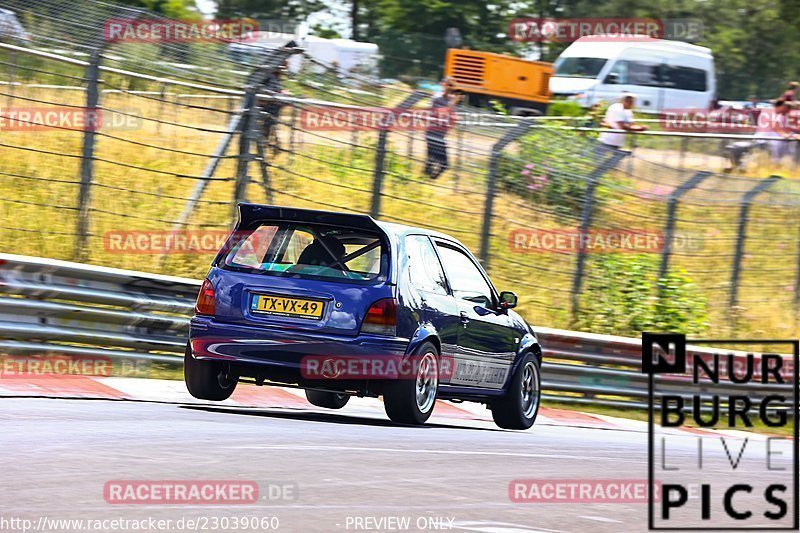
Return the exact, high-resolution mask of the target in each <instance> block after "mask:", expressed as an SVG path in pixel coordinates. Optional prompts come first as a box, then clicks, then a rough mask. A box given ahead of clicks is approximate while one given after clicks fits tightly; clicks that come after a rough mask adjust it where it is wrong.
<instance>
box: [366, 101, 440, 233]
mask: <svg viewBox="0 0 800 533" xmlns="http://www.w3.org/2000/svg"><path fill="white" fill-rule="evenodd" d="M425 96H427V95H426V94H425V93H424V92H422V91H414V92H413V93H411V94H410V95H408V96H407V97H406V99H405V100H403V101H402V102H401V103H400V104H399V105H398V106H397V108H398V109H408V108H410V107H411V106H413V105H414V104H416V103H417V102H419V101H420V100H422V99H423V98H424V97H425ZM388 136H389V130H387V129H386V128H384V129H381V131H380V133H378V146H377V148H376V149H375V178H374V180H373V182H372V206H371V207H370V211H369V212H370V215H372V216H373V217H376V218H377V217H379V216H380V214H381V194H382V192H381V191H382V190H383V176H384V175H385V174H386V172H385V170H384V165H385V164H386V139H387V137H388Z"/></svg>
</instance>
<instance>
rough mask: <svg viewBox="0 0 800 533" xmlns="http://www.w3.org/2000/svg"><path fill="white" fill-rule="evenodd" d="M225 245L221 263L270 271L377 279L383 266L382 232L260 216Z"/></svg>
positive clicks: (382, 274)
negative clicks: (261, 219) (257, 222)
mask: <svg viewBox="0 0 800 533" xmlns="http://www.w3.org/2000/svg"><path fill="white" fill-rule="evenodd" d="M225 250H227V252H226V251H225ZM225 250H223V254H224V255H223V256H222V257H221V259H220V260H219V261H218V264H219V265H221V266H222V267H223V268H230V269H236V270H244V271H248V272H254V273H259V274H268V275H275V276H286V277H294V278H310V279H325V280H333V281H345V282H380V281H383V280H385V279H386V272H387V270H388V255H387V252H386V249H385V246H384V243H383V241H382V240H381V237H380V236H379V235H378V234H377V233H374V232H370V231H365V230H361V229H351V228H338V227H337V228H334V227H331V226H324V225H314V224H294V223H285V222H264V223H262V224H260V225H258V226H257V227H255V228H252V229H249V230H246V231H238V232H236V233H235V234H234V235H232V236H231V239H230V240H229V242H228V245H226V248H225Z"/></svg>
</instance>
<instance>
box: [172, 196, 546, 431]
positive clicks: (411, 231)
mask: <svg viewBox="0 0 800 533" xmlns="http://www.w3.org/2000/svg"><path fill="white" fill-rule="evenodd" d="M516 304H517V297H516V295H515V294H514V293H513V292H508V291H505V292H500V293H498V292H497V291H496V290H495V288H494V286H493V285H492V283H491V281H490V280H489V277H488V276H487V275H486V273H485V272H484V271H483V269H482V268H481V266H480V264H479V263H478V261H477V260H476V259H475V258H474V257H473V256H472V254H470V252H469V251H468V250H467V249H466V247H464V246H463V245H462V244H461V243H460V242H458V241H457V240H456V239H454V238H452V237H449V236H447V235H444V234H442V233H438V232H433V231H428V230H423V229H419V228H413V227H408V226H402V225H397V224H389V223H385V222H379V221H377V220H375V219H373V218H371V217H369V216H366V215H355V214H346V213H335V212H327V211H315V210H308V209H297V208H291V207H276V206H266V205H254V204H241V205H240V206H239V221H238V224H237V226H236V228H235V230H234V232H233V233H232V234H231V236H230V237H229V239H228V242H227V243H226V244H225V246H224V247H223V249H222V250H221V251H220V252H219V254H218V255H217V256H216V258H215V259H214V262H213V264H212V267H211V270H210V271H209V273H208V276H207V278H206V280H205V281H204V282H203V285H202V288H201V289H200V294H199V295H198V298H197V305H196V308H195V315H194V317H193V318H192V321H191V329H190V338H189V342H188V344H187V347H186V356H185V381H186V385H187V388H188V389H189V392H190V393H191V394H192V395H193V396H194V397H196V398H201V399H206V400H225V399H226V398H228V397H229V396H230V395H231V394H232V393H233V391H234V389H235V387H236V384H237V383H238V382H239V381H252V382H254V383H256V384H257V385H265V384H267V385H283V386H285V385H288V386H299V387H301V388H303V389H305V390H306V396H307V398H308V400H309V402H311V403H312V404H314V405H316V406H320V407H327V408H332V409H337V408H341V407H343V406H344V405H345V404H346V403H347V401H348V400H349V398H350V396H353V395H356V396H374V397H377V396H383V398H384V405H385V407H386V413H387V414H388V416H389V418H390V419H392V420H393V421H396V422H402V423H410V424H422V423H424V422H425V421H426V420H427V419H428V417H430V415H431V412H432V411H433V409H434V405H435V401H436V399H437V398H438V399H446V400H453V401H472V402H480V403H484V404H486V405H487V406H488V407H489V408H490V409H491V412H492V416H493V418H494V420H495V422H496V423H497V424H498V425H499V426H500V427H503V428H509V429H527V428H529V427H531V426H532V425H533V422H534V420H535V419H536V414H537V412H538V408H539V401H540V389H541V371H540V370H541V360H542V351H541V348H540V346H539V342H538V340H537V338H536V335H535V333H534V332H533V330H532V329H531V327H530V326H529V325H528V324H527V323H526V322H525V321H524V320H523V319H522V318H521V317H520V316H519V315H518V314H517V313H515V312H514V311H512V308H513V307H515V306H516Z"/></svg>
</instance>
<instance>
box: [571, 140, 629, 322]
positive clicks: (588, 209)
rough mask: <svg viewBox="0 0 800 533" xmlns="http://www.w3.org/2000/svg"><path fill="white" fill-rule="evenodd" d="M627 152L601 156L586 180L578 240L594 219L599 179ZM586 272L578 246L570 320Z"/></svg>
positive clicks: (582, 251)
mask: <svg viewBox="0 0 800 533" xmlns="http://www.w3.org/2000/svg"><path fill="white" fill-rule="evenodd" d="M628 155H629V154H628V152H624V151H622V150H612V151H610V155H609V156H608V157H605V158H604V156H603V155H602V154H601V156H600V159H601V161H600V164H599V165H597V167H595V169H594V170H593V171H592V173H591V174H589V176H588V177H587V178H586V196H585V198H584V200H583V208H582V209H581V227H580V231H579V232H578V238H582V237H583V235H584V234H586V232H587V231H588V230H589V228H591V227H592V219H593V218H594V203H595V192H597V186H598V185H599V184H600V178H601V177H603V174H605V173H606V172H608V171H609V170H611V169H612V168H614V167H615V166H616V165H617V163H619V162H620V160H622V158H623V157H626V156H628ZM584 270H586V251H585V250H584V247H583V246H582V245H581V246H578V262H577V264H576V265H575V275H574V277H573V279H572V320H573V321H574V320H575V318H576V317H577V316H578V311H579V310H580V302H579V296H580V293H581V286H582V285H583V272H584Z"/></svg>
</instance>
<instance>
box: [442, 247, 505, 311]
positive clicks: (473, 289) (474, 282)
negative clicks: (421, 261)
mask: <svg viewBox="0 0 800 533" xmlns="http://www.w3.org/2000/svg"><path fill="white" fill-rule="evenodd" d="M437 248H438V250H439V257H441V258H442V264H444V270H445V272H447V279H448V280H449V281H450V287H451V288H452V289H453V294H455V296H456V298H459V299H462V300H467V301H470V302H472V303H477V304H480V305H483V306H484V307H489V308H491V307H493V304H494V297H493V296H492V288H491V286H490V285H489V284H488V283H487V282H486V280H485V279H484V277H483V274H481V271H480V270H479V269H478V267H477V266H476V265H475V263H474V262H473V261H472V259H470V258H469V256H467V255H466V254H465V253H464V252H462V251H461V250H458V249H456V248H453V247H451V246H447V245H446V244H441V243H437Z"/></svg>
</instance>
